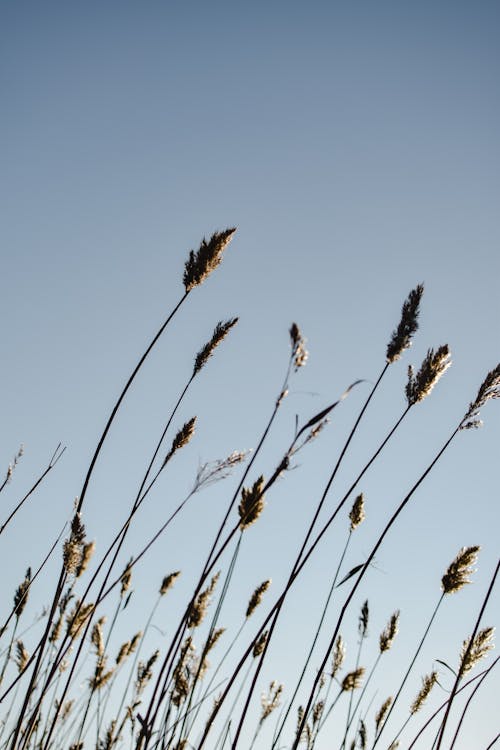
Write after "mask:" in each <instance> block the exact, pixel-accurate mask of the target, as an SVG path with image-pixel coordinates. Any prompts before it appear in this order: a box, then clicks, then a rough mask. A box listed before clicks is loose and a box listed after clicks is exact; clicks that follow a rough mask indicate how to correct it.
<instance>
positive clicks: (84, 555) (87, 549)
mask: <svg viewBox="0 0 500 750" xmlns="http://www.w3.org/2000/svg"><path fill="white" fill-rule="evenodd" d="M94 551H95V542H88V543H87V544H84V545H83V547H82V551H81V556H80V561H79V562H78V565H77V566H76V568H75V578H80V576H81V575H82V574H83V573H85V571H86V570H87V568H88V565H89V562H90V560H91V559H92V555H93V554H94Z"/></svg>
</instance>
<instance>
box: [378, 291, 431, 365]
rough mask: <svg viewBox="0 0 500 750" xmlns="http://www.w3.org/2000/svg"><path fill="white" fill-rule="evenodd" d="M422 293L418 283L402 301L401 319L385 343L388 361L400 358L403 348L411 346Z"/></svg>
mask: <svg viewBox="0 0 500 750" xmlns="http://www.w3.org/2000/svg"><path fill="white" fill-rule="evenodd" d="M423 293H424V287H423V284H418V286H416V287H415V289H412V291H411V292H410V294H409V295H408V297H407V298H406V300H405V301H404V303H403V308H402V310H401V320H400V322H399V325H398V327H397V328H396V330H395V331H394V332H393V334H392V336H391V340H390V341H389V344H388V345H387V355H386V356H387V361H388V362H395V361H396V360H397V359H399V358H400V356H401V354H402V353H403V352H404V350H405V349H408V348H409V347H410V346H411V339H412V336H413V335H414V334H415V333H416V331H417V329H418V313H419V308H420V300H421V299H422V294H423Z"/></svg>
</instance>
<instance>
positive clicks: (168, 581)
mask: <svg viewBox="0 0 500 750" xmlns="http://www.w3.org/2000/svg"><path fill="white" fill-rule="evenodd" d="M180 574H181V571H180V570H176V571H175V572H174V573H170V574H169V575H168V576H165V578H164V579H163V581H162V582H161V586H160V595H161V596H165V594H166V593H167V591H168V590H169V589H171V588H172V586H173V585H174V583H175V582H176V580H177V579H178V577H179V576H180Z"/></svg>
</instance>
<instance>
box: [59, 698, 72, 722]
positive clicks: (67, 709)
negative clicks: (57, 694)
mask: <svg viewBox="0 0 500 750" xmlns="http://www.w3.org/2000/svg"><path fill="white" fill-rule="evenodd" d="M74 703H75V701H74V700H67V701H66V702H65V703H64V704H63V707H62V709H61V713H60V715H59V716H60V721H61V722H62V723H64V722H65V721H66V719H67V718H68V716H69V715H70V713H71V709H72V708H73V705H74Z"/></svg>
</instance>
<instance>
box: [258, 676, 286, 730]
mask: <svg viewBox="0 0 500 750" xmlns="http://www.w3.org/2000/svg"><path fill="white" fill-rule="evenodd" d="M282 692H283V685H280V684H278V683H277V682H276V680H273V681H272V682H271V684H270V685H269V693H268V694H266V693H262V696H261V699H260V704H261V706H262V713H261V715H260V722H259V723H260V724H262V722H263V721H265V719H267V717H268V716H269V715H270V714H272V712H273V711H274V710H275V709H276V708H278V706H279V705H280V697H281V693H282Z"/></svg>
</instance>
